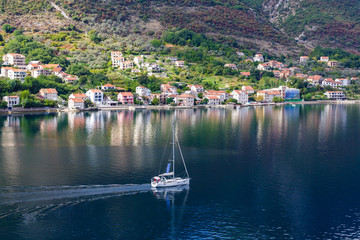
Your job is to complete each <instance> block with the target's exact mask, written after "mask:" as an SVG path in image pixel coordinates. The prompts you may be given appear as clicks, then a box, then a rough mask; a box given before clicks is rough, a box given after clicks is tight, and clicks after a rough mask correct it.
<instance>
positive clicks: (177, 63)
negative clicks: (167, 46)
mask: <svg viewBox="0 0 360 240" xmlns="http://www.w3.org/2000/svg"><path fill="white" fill-rule="evenodd" d="M175 66H176V67H184V66H185V62H184V61H176V62H175Z"/></svg>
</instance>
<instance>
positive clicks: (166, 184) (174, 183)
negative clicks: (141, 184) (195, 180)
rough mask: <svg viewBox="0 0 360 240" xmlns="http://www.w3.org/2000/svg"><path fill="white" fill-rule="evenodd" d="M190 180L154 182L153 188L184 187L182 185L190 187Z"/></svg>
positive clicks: (178, 179)
mask: <svg viewBox="0 0 360 240" xmlns="http://www.w3.org/2000/svg"><path fill="white" fill-rule="evenodd" d="M189 184H190V178H172V179H166V180H165V181H158V182H155V181H152V182H151V187H153V188H161V187H175V186H182V185H189Z"/></svg>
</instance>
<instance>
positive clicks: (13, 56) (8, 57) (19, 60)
mask: <svg viewBox="0 0 360 240" xmlns="http://www.w3.org/2000/svg"><path fill="white" fill-rule="evenodd" d="M3 62H4V65H14V66H24V65H25V56H24V55H22V54H19V53H8V54H5V55H4V56H3Z"/></svg>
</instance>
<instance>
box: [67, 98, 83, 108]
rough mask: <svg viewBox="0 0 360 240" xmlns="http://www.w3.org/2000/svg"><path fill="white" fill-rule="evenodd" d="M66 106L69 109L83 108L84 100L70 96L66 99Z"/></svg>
mask: <svg viewBox="0 0 360 240" xmlns="http://www.w3.org/2000/svg"><path fill="white" fill-rule="evenodd" d="M68 108H69V109H84V108H85V101H84V99H82V98H70V99H69V100H68Z"/></svg>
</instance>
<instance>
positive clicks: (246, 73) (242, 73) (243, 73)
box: [240, 72, 250, 76]
mask: <svg viewBox="0 0 360 240" xmlns="http://www.w3.org/2000/svg"><path fill="white" fill-rule="evenodd" d="M240 74H241V75H243V76H250V72H241V73H240Z"/></svg>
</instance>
